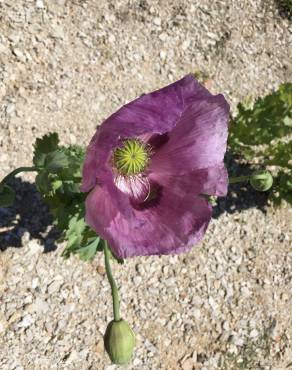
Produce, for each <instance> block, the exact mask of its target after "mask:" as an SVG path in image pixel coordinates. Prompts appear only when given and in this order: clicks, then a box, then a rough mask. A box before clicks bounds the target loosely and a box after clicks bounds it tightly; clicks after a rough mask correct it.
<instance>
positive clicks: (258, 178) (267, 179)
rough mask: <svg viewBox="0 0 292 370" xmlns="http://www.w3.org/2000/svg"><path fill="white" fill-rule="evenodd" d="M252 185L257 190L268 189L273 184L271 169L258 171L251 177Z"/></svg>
mask: <svg viewBox="0 0 292 370" xmlns="http://www.w3.org/2000/svg"><path fill="white" fill-rule="evenodd" d="M249 181H250V184H251V186H252V187H253V188H254V189H255V190H257V191H267V190H269V189H270V188H271V187H272V185H273V177H272V175H271V173H270V172H269V171H258V172H255V173H254V174H253V175H251V177H250V180H249Z"/></svg>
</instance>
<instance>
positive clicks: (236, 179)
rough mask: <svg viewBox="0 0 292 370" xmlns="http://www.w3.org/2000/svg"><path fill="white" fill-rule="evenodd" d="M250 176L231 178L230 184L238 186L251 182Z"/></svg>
mask: <svg viewBox="0 0 292 370" xmlns="http://www.w3.org/2000/svg"><path fill="white" fill-rule="evenodd" d="M249 179H250V175H248V176H238V177H230V178H229V184H237V183H238V182H244V181H249Z"/></svg>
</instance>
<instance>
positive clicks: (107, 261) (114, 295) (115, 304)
mask: <svg viewBox="0 0 292 370" xmlns="http://www.w3.org/2000/svg"><path fill="white" fill-rule="evenodd" d="M104 262H105V270H106V275H107V278H108V281H109V283H110V286H111V290H112V298H113V309H114V320H115V321H120V320H121V316H120V299H119V293H118V288H117V285H116V282H115V280H114V278H113V275H112V270H111V266H110V250H109V246H108V243H107V241H105V243H104Z"/></svg>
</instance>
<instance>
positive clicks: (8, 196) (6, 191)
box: [0, 185, 15, 207]
mask: <svg viewBox="0 0 292 370" xmlns="http://www.w3.org/2000/svg"><path fill="white" fill-rule="evenodd" d="M14 199H15V192H14V190H13V189H11V187H10V186H8V185H2V186H0V207H9V206H11V205H12V204H13V202H14Z"/></svg>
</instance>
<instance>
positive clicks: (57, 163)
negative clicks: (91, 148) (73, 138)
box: [44, 150, 69, 173]
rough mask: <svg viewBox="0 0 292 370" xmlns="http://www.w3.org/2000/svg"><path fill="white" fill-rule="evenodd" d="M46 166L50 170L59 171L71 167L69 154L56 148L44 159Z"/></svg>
mask: <svg viewBox="0 0 292 370" xmlns="http://www.w3.org/2000/svg"><path fill="white" fill-rule="evenodd" d="M44 167H45V168H46V170H47V171H49V172H53V173H54V172H58V171H60V170H62V169H63V168H68V167H69V160H68V157H67V155H66V154H65V153H64V152H63V151H60V150H56V151H54V152H51V153H49V154H47V156H46V157H45V161H44Z"/></svg>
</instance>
